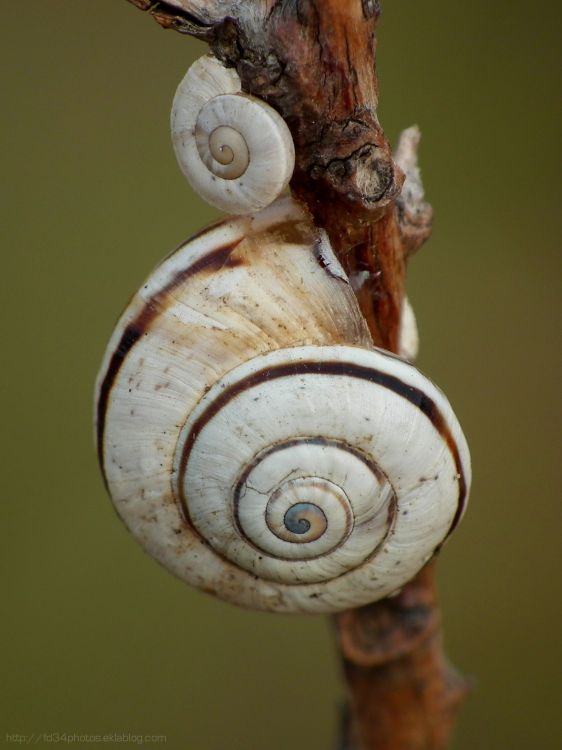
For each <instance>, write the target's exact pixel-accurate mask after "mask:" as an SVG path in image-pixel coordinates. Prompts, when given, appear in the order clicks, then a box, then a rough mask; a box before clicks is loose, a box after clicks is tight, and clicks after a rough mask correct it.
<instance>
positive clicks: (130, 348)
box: [96, 197, 470, 613]
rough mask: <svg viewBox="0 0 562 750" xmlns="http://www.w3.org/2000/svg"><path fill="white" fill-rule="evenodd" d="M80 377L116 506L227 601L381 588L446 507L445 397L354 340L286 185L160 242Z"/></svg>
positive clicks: (329, 267)
mask: <svg viewBox="0 0 562 750" xmlns="http://www.w3.org/2000/svg"><path fill="white" fill-rule="evenodd" d="M409 314H410V313H409V312H408V311H407V310H406V315H409ZM404 328H405V331H406V333H405V336H406V340H405V343H404V346H403V349H404V351H407V352H411V350H412V320H411V319H410V320H406V321H405V326H404ZM414 328H415V323H414ZM96 388H97V399H96V400H97V405H96V422H97V446H98V452H99V459H100V463H101V466H102V470H103V474H104V477H105V481H106V485H107V487H108V490H109V492H110V494H111V496H112V498H113V502H114V504H115V507H116V509H117V511H118V513H119V515H120V516H121V518H122V520H123V521H124V522H125V524H126V525H127V527H128V528H129V530H130V531H131V532H132V533H133V534H134V535H135V536H136V537H137V539H138V541H139V542H140V543H141V545H142V546H143V547H144V548H145V550H147V551H148V552H149V553H150V554H151V555H152V556H153V557H155V558H156V559H157V560H158V561H160V562H161V563H162V564H163V565H164V566H166V567H167V568H168V569H169V570H170V571H172V572H173V573H174V574H175V575H177V576H178V577H179V578H181V579H183V580H184V581H186V582H188V583H189V584H191V585H193V586H195V587H197V588H199V589H201V590H203V591H206V592H208V593H213V594H215V595H217V596H219V597H221V598H222V599H224V600H227V601H229V602H231V603H235V604H238V605H241V606H245V607H250V608H254V609H260V610H266V611H272V612H287V613H289V612H297V613H323V612H333V611H338V610H343V609H346V608H349V607H355V606H360V605H362V604H366V603H368V602H372V601H375V600H377V599H381V598H383V597H385V596H388V595H391V594H393V593H394V592H396V591H398V590H399V589H400V588H401V587H402V586H403V585H404V584H405V583H406V582H407V581H408V580H410V579H411V578H412V577H413V576H414V575H415V574H416V572H417V571H419V570H420V569H421V567H422V566H423V565H424V564H425V562H426V561H427V560H428V559H429V558H430V557H431V556H432V555H433V554H434V553H435V551H436V550H437V549H438V548H440V546H441V545H442V544H443V542H444V541H445V540H446V538H447V537H448V536H449V535H450V533H451V532H452V531H453V529H454V528H455V526H456V525H457V524H458V522H459V520H460V518H461V516H462V514H463V511H464V508H465V506H466V502H467V498H468V493H469V487H470V457H469V452H468V447H467V444H466V441H465V438H464V436H463V433H462V430H461V427H460V425H459V423H458V421H457V419H456V417H455V415H454V413H453V411H452V408H451V406H450V404H449V402H448V401H447V399H446V398H445V396H444V395H443V394H442V393H441V391H440V390H439V389H438V388H437V387H436V386H434V385H433V384H432V383H431V382H430V381H429V380H428V379H427V378H426V377H424V376H423V375H422V374H421V373H420V372H419V371H418V370H417V369H416V368H415V367H414V366H413V365H411V364H409V363H408V362H406V361H404V360H403V359H401V358H400V357H397V356H396V355H393V354H391V353H389V352H386V351H384V350H381V349H377V348H376V347H374V346H373V343H372V340H371V337H370V334H369V331H368V328H367V325H366V322H365V320H364V318H363V317H362V315H361V312H360V310H359V307H358V303H357V300H356V297H355V295H354V293H353V290H352V288H351V285H350V282H349V279H348V277H347V276H346V274H345V272H344V270H343V268H342V267H341V265H340V264H339V262H338V260H337V258H336V257H335V255H334V253H333V251H332V248H331V246H330V243H329V240H328V237H327V235H326V233H325V232H324V231H323V230H322V229H320V228H317V227H316V226H315V225H314V223H313V221H312V219H311V218H310V216H309V214H308V213H307V211H306V209H305V208H304V207H303V206H301V204H299V203H298V202H297V201H295V200H293V199H292V198H291V197H280V198H277V199H276V200H274V201H273V202H272V203H271V205H269V206H268V207H267V208H265V209H262V210H259V211H257V212H256V213H253V214H247V215H242V216H237V217H229V218H226V219H224V220H222V221H221V222H219V223H218V224H215V225H213V226H211V227H209V228H207V229H205V230H203V231H202V232H201V233H199V234H198V235H196V236H195V237H193V238H192V239H191V240H190V241H188V242H187V243H186V244H184V245H183V246H181V247H180V248H179V249H178V250H177V251H175V252H174V253H173V254H172V255H171V256H169V257H168V258H166V259H165V260H164V261H163V262H162V263H161V264H160V265H159V266H158V268H156V270H155V271H154V272H153V273H152V274H151V275H150V276H149V277H148V279H147V281H146V282H145V284H144V285H143V286H142V287H141V288H140V289H139V291H138V292H137V293H136V295H135V296H134V297H133V299H132V300H131V302H130V304H129V305H128V307H127V308H126V310H125V312H124V313H123V315H122V317H121V319H120V320H119V322H118V324H117V327H116V329H115V331H114V333H113V336H112V338H111V340H110V343H109V346H108V348H107V351H106V354H105V358H104V361H103V363H102V367H101V370H100V374H99V377H98V381H97V386H96Z"/></svg>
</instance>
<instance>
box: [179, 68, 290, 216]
mask: <svg viewBox="0 0 562 750" xmlns="http://www.w3.org/2000/svg"><path fill="white" fill-rule="evenodd" d="M171 128H172V143H173V146H174V150H175V153H176V157H177V159H178V163H179V165H180V168H181V170H182V172H183V174H184V175H185V176H186V177H187V179H188V180H189V182H190V184H191V186H192V187H193V189H194V190H196V191H197V192H198V193H199V194H200V195H201V197H202V198H204V199H205V200H206V201H208V202H209V203H211V204H212V205H213V206H216V207H217V208H220V209H221V210H222V211H227V212H229V213H233V214H248V213H253V212H256V211H259V210H260V209H262V208H265V207H266V206H268V205H269V204H270V203H272V202H273V201H274V200H275V199H276V198H277V197H278V196H279V195H280V194H281V193H282V192H283V190H285V188H286V187H287V185H288V183H289V180H290V179H291V175H292V173H293V168H294V163H295V150H294V145H293V140H292V138H291V134H290V132H289V129H288V127H287V125H286V123H285V121H284V120H283V118H282V117H281V116H280V115H279V113H278V112H276V111H275V110H274V109H273V108H272V107H270V106H269V105H268V104H266V103H265V102H263V101H261V100H260V99H257V98H255V97H252V96H249V95H246V94H242V93H241V86H240V79H239V78H238V75H237V73H236V72H235V71H234V70H232V69H230V68H225V67H224V66H223V65H222V64H221V63H220V62H219V61H218V60H216V59H215V58H214V57H212V56H210V55H208V56H205V57H203V58H201V59H200V60H198V61H196V62H195V63H194V64H193V65H192V67H191V68H190V69H189V70H188V72H187V74H186V75H185V77H184V79H183V80H182V82H181V83H180V85H179V87H178V89H177V92H176V95H175V97H174V102H173V105H172V117H171ZM225 153H226V154H230V158H223V156H224V154H225Z"/></svg>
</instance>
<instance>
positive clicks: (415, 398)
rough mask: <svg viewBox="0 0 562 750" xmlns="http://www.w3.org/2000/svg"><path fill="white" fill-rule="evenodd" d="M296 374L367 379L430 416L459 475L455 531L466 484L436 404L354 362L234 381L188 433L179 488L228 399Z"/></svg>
mask: <svg viewBox="0 0 562 750" xmlns="http://www.w3.org/2000/svg"><path fill="white" fill-rule="evenodd" d="M295 375H332V376H336V377H337V376H340V377H352V378H357V379H359V380H367V381H369V382H371V383H375V384H376V385H380V386H382V387H383V388H387V389H388V390H390V391H392V392H393V393H396V394H397V395H399V396H402V398H405V399H406V400H407V401H409V402H410V403H411V404H413V405H414V406H415V407H416V408H417V409H419V410H420V411H421V412H422V413H423V414H424V415H425V416H426V417H427V418H428V419H429V421H430V422H431V424H432V425H433V426H434V428H435V429H436V430H437V432H438V433H439V434H440V435H441V437H442V438H443V440H444V441H445V442H446V444H447V447H448V449H449V452H450V453H451V456H452V458H453V462H454V464H455V468H456V472H457V475H458V485H459V497H458V500H457V510H456V512H455V515H454V518H453V521H452V523H451V526H450V528H449V530H448V532H447V535H446V537H445V538H447V537H448V536H449V535H450V534H451V533H452V532H453V531H454V529H455V527H456V525H457V524H458V522H459V520H460V518H461V516H462V512H463V509H464V505H465V502H466V493H467V486H466V478H465V475H464V469H463V466H462V462H461V458H460V454H459V449H458V446H457V444H456V442H455V439H454V438H453V436H452V434H451V431H450V429H449V426H448V425H447V423H446V421H445V418H444V417H443V415H442V414H441V412H440V411H439V409H438V407H437V404H436V403H435V402H434V401H433V400H432V399H431V398H429V396H427V395H426V394H425V393H424V392H423V391H421V390H420V389H419V388H415V387H414V386H410V385H407V384H406V383H404V382H403V381H402V380H400V378H398V377H396V376H395V375H389V374H388V373H385V372H381V371H380V370H376V369H374V368H370V367H365V366H363V365H357V364H355V363H353V362H291V363H288V364H282V365H276V366H275V367H271V368H265V369H263V370H258V371H257V372H255V373H253V374H252V375H248V377H246V378H244V379H243V380H240V381H239V382H237V383H234V384H233V385H232V386H231V387H230V388H228V389H225V390H224V391H223V392H222V393H220V394H219V395H218V396H217V398H216V399H215V400H214V401H213V402H212V403H211V404H209V406H208V407H207V408H206V409H205V411H204V412H203V414H201V416H200V417H199V419H197V421H196V422H195V424H194V425H193V427H192V428H191V430H190V432H189V435H188V436H187V439H186V442H185V447H184V451H183V453H182V457H181V461H180V465H179V470H178V487H180V488H181V487H182V486H183V482H184V476H185V470H186V467H187V461H188V459H189V455H190V453H191V450H192V448H193V445H194V443H195V440H196V439H197V436H198V435H199V433H200V432H201V430H202V429H203V428H204V427H205V425H206V424H207V422H209V421H210V420H211V419H212V418H213V417H214V416H215V415H216V414H217V413H218V412H219V411H220V410H221V409H222V408H223V407H224V406H226V404H227V403H228V402H229V401H231V400H232V399H233V398H236V396H238V395H239V394H240V393H242V392H243V391H246V390H248V389H249V388H253V387H254V386H256V385H258V384H259V383H261V382H263V381H267V380H274V379H276V378H283V377H289V376H295ZM180 496H181V493H180ZM180 502H181V505H182V510H183V511H184V513H186V510H187V509H186V507H185V503H184V500H183V497H180ZM188 519H189V515H188V514H187V515H186V520H188ZM190 525H191V524H190Z"/></svg>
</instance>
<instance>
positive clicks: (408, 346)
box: [398, 297, 420, 362]
mask: <svg viewBox="0 0 562 750" xmlns="http://www.w3.org/2000/svg"><path fill="white" fill-rule="evenodd" d="M419 344H420V339H419V335H418V324H417V323H416V316H415V314H414V308H413V307H412V305H411V304H410V301H409V299H408V298H407V297H404V300H403V301H402V313H401V315H400V331H399V336H398V353H399V355H400V356H401V357H402V358H403V359H407V360H408V361H409V362H413V361H414V360H415V358H416V357H417V356H418V349H419Z"/></svg>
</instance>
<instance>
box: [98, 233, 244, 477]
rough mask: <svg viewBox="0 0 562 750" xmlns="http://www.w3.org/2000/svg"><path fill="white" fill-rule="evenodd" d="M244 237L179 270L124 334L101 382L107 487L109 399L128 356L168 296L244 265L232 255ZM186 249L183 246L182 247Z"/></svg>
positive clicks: (100, 451) (100, 412)
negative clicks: (198, 278)
mask: <svg viewBox="0 0 562 750" xmlns="http://www.w3.org/2000/svg"><path fill="white" fill-rule="evenodd" d="M242 239H243V238H241V239H239V240H237V241H235V242H230V243H229V244H228V245H225V246H224V247H219V248H216V249H214V250H212V251H211V252H209V253H207V254H206V255H204V256H203V257H201V258H199V260H197V261H195V262H194V263H192V264H191V265H190V266H187V267H186V268H183V269H182V270H181V271H178V272H177V273H176V274H175V276H174V277H173V278H172V279H171V280H170V281H169V282H168V283H167V284H166V286H165V287H163V288H162V289H161V290H160V291H158V292H157V293H156V294H154V295H153V296H152V297H150V299H148V300H147V301H146V302H145V305H144V307H143V308H142V310H141V312H140V313H139V314H138V315H137V317H136V318H135V319H134V320H133V321H131V323H129V324H128V325H127V327H126V328H125V330H124V331H123V335H122V336H121V339H120V340H119V344H118V345H117V348H116V349H115V351H114V352H113V354H112V356H111V359H110V360H109V365H108V366H107V370H106V373H105V377H104V379H103V380H102V382H101V385H100V389H99V394H98V404H97V420H96V428H97V450H98V460H99V463H100V467H101V470H102V474H103V477H104V481H105V483H106V486H107V480H106V476H105V469H104V456H103V438H104V433H105V419H106V415H107V407H108V404H109V397H110V394H111V389H112V388H113V384H114V383H115V379H116V377H117V375H118V373H119V371H120V369H121V367H122V365H123V362H124V361H125V358H126V357H127V355H128V353H129V352H130V351H131V349H132V348H133V347H134V345H135V344H136V343H137V341H138V340H139V339H140V338H141V337H142V336H144V335H146V333H147V332H148V329H149V328H150V325H151V324H152V323H153V322H154V320H155V319H156V318H157V317H158V316H159V315H160V313H161V312H162V310H163V307H164V301H165V300H166V298H167V297H168V295H169V294H170V293H171V292H173V291H174V289H176V288H177V287H178V286H180V285H181V284H183V283H184V282H185V281H186V280H187V279H188V278H190V277H192V276H195V275H196V274H198V273H201V272H202V271H218V270H220V269H221V268H224V267H235V266H239V265H242V263H243V261H242V260H241V259H240V258H232V257H231V254H232V252H233V251H234V249H235V248H236V246H237V245H239V244H240V242H241V241H242ZM182 247H183V245H182Z"/></svg>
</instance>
